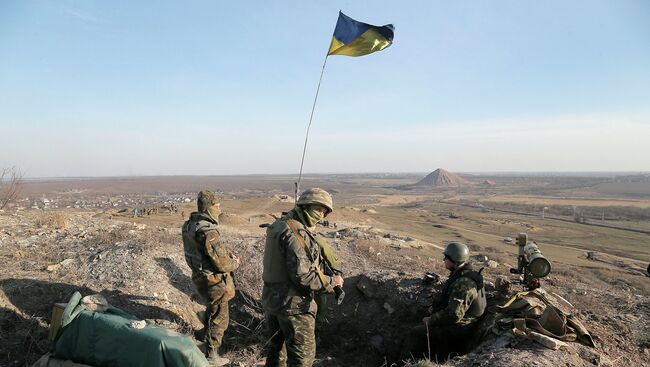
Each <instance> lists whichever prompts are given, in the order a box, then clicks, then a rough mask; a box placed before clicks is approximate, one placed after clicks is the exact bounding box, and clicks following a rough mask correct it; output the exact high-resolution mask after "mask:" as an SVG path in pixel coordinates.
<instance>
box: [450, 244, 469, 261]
mask: <svg viewBox="0 0 650 367" xmlns="http://www.w3.org/2000/svg"><path fill="white" fill-rule="evenodd" d="M444 254H445V256H446V257H448V258H449V259H450V260H451V261H453V262H454V264H456V265H460V264H462V263H464V262H466V261H467V260H469V249H468V248H467V246H466V245H465V244H463V243H460V242H450V243H449V244H447V247H445V251H444Z"/></svg>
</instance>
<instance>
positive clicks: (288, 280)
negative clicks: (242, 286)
mask: <svg viewBox="0 0 650 367" xmlns="http://www.w3.org/2000/svg"><path fill="white" fill-rule="evenodd" d="M331 211H332V197H331V196H330V195H329V194H328V193H327V192H326V191H325V190H323V189H318V188H314V189H309V190H306V191H305V192H304V193H302V195H300V198H299V199H298V201H297V202H296V207H294V208H293V210H291V211H290V212H288V213H287V214H286V215H284V216H283V217H282V218H280V219H278V220H276V221H275V222H274V223H273V224H272V225H271V226H269V227H268V229H267V232H266V245H265V248H264V271H263V274H262V277H263V279H264V288H263V290H262V304H263V305H264V313H265V318H266V325H267V328H268V332H269V338H270V340H269V346H268V353H267V358H266V366H269V367H275V366H289V367H311V366H312V364H313V363H314V358H315V356H316V340H315V335H314V329H315V317H316V310H317V306H316V302H315V301H314V293H315V292H327V293H331V292H332V291H333V287H334V286H336V285H338V286H343V278H342V277H341V276H340V275H333V276H328V275H325V274H324V273H323V271H322V262H323V258H322V254H321V250H320V247H319V246H318V243H317V241H316V238H315V237H314V234H313V228H314V227H315V226H316V223H318V222H319V221H320V220H321V219H323V218H324V217H325V216H327V214H329V213H330V212H331ZM283 345H284V346H285V347H286V354H285V353H284V351H283V348H282V347H283Z"/></svg>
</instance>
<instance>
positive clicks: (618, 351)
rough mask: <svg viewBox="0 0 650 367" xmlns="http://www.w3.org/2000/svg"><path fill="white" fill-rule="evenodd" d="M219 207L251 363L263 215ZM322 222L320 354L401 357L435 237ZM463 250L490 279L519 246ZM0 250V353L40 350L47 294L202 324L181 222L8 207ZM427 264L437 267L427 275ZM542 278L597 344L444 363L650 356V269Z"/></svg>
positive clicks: (576, 271) (246, 362)
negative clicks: (329, 265)
mask: <svg viewBox="0 0 650 367" xmlns="http://www.w3.org/2000/svg"><path fill="white" fill-rule="evenodd" d="M223 219H224V220H223V223H222V226H221V227H222V229H223V230H222V234H223V238H224V239H225V240H226V241H227V242H228V244H229V245H230V246H231V247H232V248H233V250H234V251H235V252H237V253H238V254H239V256H241V257H242V259H243V262H242V266H241V268H240V269H239V270H238V271H237V273H236V284H237V287H238V293H237V297H236V298H235V300H234V301H232V302H231V317H232V319H231V324H230V328H229V330H228V332H227V335H226V338H225V345H224V348H225V351H226V354H227V355H228V356H229V357H230V358H231V359H232V360H233V361H234V365H236V366H251V365H254V364H255V363H256V362H258V361H259V360H260V359H261V358H262V346H263V345H264V343H265V342H266V339H265V337H264V333H263V332H262V331H263V323H262V318H263V317H262V312H261V311H262V310H261V307H260V304H259V299H260V295H261V285H262V282H261V270H262V268H261V257H262V253H263V249H264V237H263V232H262V230H261V229H259V228H257V224H259V223H262V222H265V221H270V220H272V217H270V216H269V215H259V214H258V215H255V216H250V217H241V216H237V215H234V214H231V215H229V216H224V218H223ZM320 230H321V231H322V232H323V234H324V235H326V236H327V237H329V238H330V242H331V243H332V244H333V246H334V248H335V249H336V250H337V251H338V252H339V253H340V255H341V257H342V258H343V261H344V262H343V268H344V270H345V278H346V283H345V291H346V298H345V300H344V302H343V304H342V305H340V306H337V305H334V304H330V306H329V310H328V324H327V325H326V326H325V327H324V328H323V330H322V331H321V332H320V339H321V344H320V346H319V352H318V361H317V364H316V365H318V366H382V365H393V364H394V365H402V364H403V361H400V360H399V344H400V341H401V339H402V338H403V336H404V335H405V333H406V332H407V331H408V329H409V328H410V327H412V326H414V325H416V324H418V323H419V322H420V321H419V320H421V318H422V317H423V316H424V313H425V311H426V309H427V307H428V306H429V304H430V302H431V297H432V293H433V292H435V291H436V290H438V289H439V288H440V285H441V283H442V282H443V281H444V280H445V278H446V273H445V271H444V270H443V268H442V266H441V251H440V247H441V245H442V244H431V243H427V242H423V241H419V240H417V239H415V238H412V237H409V236H403V235H395V234H393V233H388V232H386V231H383V230H382V229H380V228H375V227H370V226H364V225H361V224H360V223H351V222H350V223H347V222H339V223H338V226H337V228H336V229H334V228H320ZM473 250H474V251H475V252H476V253H477V254H478V255H482V256H481V257H479V258H477V259H478V260H480V263H481V264H482V265H483V266H485V267H486V269H485V270H484V272H483V274H484V276H485V277H486V280H487V281H488V282H489V283H490V284H493V283H494V281H495V279H496V278H497V277H510V275H509V271H508V270H509V268H510V267H511V266H512V265H513V263H514V261H515V259H510V258H509V257H506V255H505V254H503V253H500V252H499V251H498V250H494V249H489V252H488V250H485V249H481V248H480V247H475V248H473ZM0 262H1V266H0V366H30V365H31V363H33V362H34V361H36V360H37V359H38V358H39V357H40V356H41V355H42V354H43V353H45V352H47V351H48V349H49V347H50V343H49V342H48V340H47V333H48V328H49V322H50V315H51V309H52V304H53V303H55V302H65V301H67V299H68V298H69V297H70V296H71V295H72V293H73V292H74V291H76V290H79V291H80V292H81V293H82V294H83V295H87V294H92V293H102V294H103V295H105V296H106V298H107V299H108V301H109V302H110V303H111V304H113V305H114V306H117V307H119V308H122V309H124V310H125V311H127V312H129V313H132V314H134V315H136V316H138V317H140V318H141V319H147V320H149V321H150V322H154V323H156V324H158V325H161V326H164V327H168V328H172V329H174V330H177V331H180V332H182V333H185V334H187V335H190V336H193V337H194V336H195V335H198V331H199V330H200V329H201V327H202V325H201V323H200V321H199V318H198V317H197V313H198V312H200V311H202V310H203V306H202V305H201V303H200V300H199V298H198V295H197V294H196V293H195V291H194V288H193V284H192V282H191V280H190V278H189V274H190V271H189V269H188V267H187V266H186V264H185V261H184V258H183V251H182V245H181V239H180V233H179V228H177V227H167V226H164V225H151V224H142V223H133V222H131V221H130V220H129V218H126V217H109V215H108V214H94V213H90V212H55V213H43V212H39V211H32V212H24V213H23V214H18V215H15V214H8V213H4V214H0ZM508 262H509V264H508ZM425 272H432V273H434V274H436V275H438V276H439V278H436V277H435V276H434V279H432V280H431V279H430V280H429V281H428V282H427V281H425V276H424V274H425ZM543 287H544V288H545V289H546V290H547V291H549V292H554V293H556V294H558V295H560V296H562V297H564V298H565V299H567V300H568V301H569V302H571V303H572V304H573V305H574V306H575V308H576V316H577V317H578V319H579V320H581V321H582V322H583V323H584V324H585V326H586V327H587V328H588V329H589V330H590V331H591V332H592V335H593V337H594V339H595V342H596V347H595V348H590V347H586V346H583V345H581V344H579V343H575V342H573V343H568V346H567V347H565V348H561V349H559V350H557V351H553V350H550V349H546V348H544V347H542V346H541V345H539V344H536V343H535V342H533V341H529V340H523V339H518V338H513V337H508V336H505V335H501V336H497V335H494V334H492V333H490V334H489V335H488V336H487V337H486V339H485V340H484V341H483V342H482V343H481V344H480V345H479V346H478V348H477V349H476V350H475V351H474V352H472V353H470V354H468V355H465V356H461V357H455V358H452V359H450V360H449V361H447V362H445V365H455V366H485V365H491V366H501V365H516V366H560V365H563V366H591V365H610V366H618V365H621V366H641V365H649V364H650V326H649V325H650V323H648V321H647V320H648V319H649V318H650V278H648V277H646V276H645V275H643V274H638V273H630V272H625V271H620V270H616V269H603V268H583V267H582V268H579V267H573V266H568V265H561V264H558V265H556V264H554V271H553V273H552V275H551V277H549V278H547V279H546V280H545V281H544V283H543ZM488 289H490V292H489V294H490V300H491V304H492V305H494V304H498V303H499V302H503V300H504V299H505V298H504V297H505V295H502V294H499V293H498V292H496V291H494V290H493V289H492V288H490V285H488ZM519 289H520V288H519ZM515 290H517V288H516V287H515ZM332 303H333V302H332ZM411 362H413V361H411ZM419 364H420V365H435V362H420V363H419Z"/></svg>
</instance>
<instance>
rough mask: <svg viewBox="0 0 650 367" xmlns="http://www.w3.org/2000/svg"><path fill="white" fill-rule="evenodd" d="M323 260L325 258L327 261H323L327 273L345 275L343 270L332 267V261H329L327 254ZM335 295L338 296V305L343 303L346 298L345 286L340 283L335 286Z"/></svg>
mask: <svg viewBox="0 0 650 367" xmlns="http://www.w3.org/2000/svg"><path fill="white" fill-rule="evenodd" d="M323 260H325V261H323V265H324V267H325V271H324V273H325V275H329V276H334V275H340V276H343V272H342V271H340V270H338V269H334V268H333V267H332V265H330V262H329V261H328V259H327V258H325V256H323ZM334 297H335V298H336V304H337V305H340V304H341V303H343V298H345V291H344V290H343V288H341V287H340V286H338V285H337V286H335V287H334Z"/></svg>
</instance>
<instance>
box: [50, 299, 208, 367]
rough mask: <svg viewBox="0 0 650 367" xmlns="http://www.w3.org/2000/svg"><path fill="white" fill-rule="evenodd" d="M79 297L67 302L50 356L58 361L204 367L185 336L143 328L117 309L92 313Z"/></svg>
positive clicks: (134, 366) (122, 366) (123, 366)
mask: <svg viewBox="0 0 650 367" xmlns="http://www.w3.org/2000/svg"><path fill="white" fill-rule="evenodd" d="M80 301H81V294H79V292H75V294H74V295H73V296H72V298H71V299H70V302H68V306H67V307H66V309H65V311H64V313H63V318H62V320H61V329H60V331H59V333H58V335H57V336H56V338H55V340H54V347H53V352H52V355H53V357H55V358H57V359H64V360H71V361H75V362H77V363H83V364H88V365H92V366H97V367H105V366H106V367H109V366H110V367H113V366H115V367H117V366H120V367H150V366H160V367H172V366H175V367H207V366H209V365H208V361H207V360H206V359H205V356H204V355H203V353H201V351H200V350H199V349H198V348H197V347H196V345H195V344H194V342H193V341H192V339H191V338H189V337H188V336H185V335H182V334H179V333H177V332H174V331H171V330H168V329H164V328H160V327H156V326H152V325H146V326H145V327H144V328H142V329H137V328H134V327H132V326H131V323H132V322H133V321H137V320H138V319H137V318H136V317H134V316H132V315H130V314H128V313H126V312H124V311H122V310H120V309H118V308H115V307H109V308H108V310H106V312H94V311H91V310H89V309H88V308H86V307H85V306H83V305H82V304H80Z"/></svg>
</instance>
